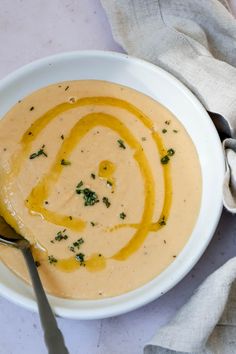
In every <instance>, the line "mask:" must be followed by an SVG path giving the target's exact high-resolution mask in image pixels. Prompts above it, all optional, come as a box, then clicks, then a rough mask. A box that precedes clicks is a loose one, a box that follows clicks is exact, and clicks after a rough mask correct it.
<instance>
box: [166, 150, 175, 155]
mask: <svg viewBox="0 0 236 354" xmlns="http://www.w3.org/2000/svg"><path fill="white" fill-rule="evenodd" d="M167 154H168V156H173V155H174V154H175V150H173V149H169V150H167Z"/></svg>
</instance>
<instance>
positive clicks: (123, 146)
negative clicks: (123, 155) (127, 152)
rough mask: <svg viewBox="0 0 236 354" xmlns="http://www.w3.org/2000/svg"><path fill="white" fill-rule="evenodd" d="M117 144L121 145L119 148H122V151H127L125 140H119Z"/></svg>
mask: <svg viewBox="0 0 236 354" xmlns="http://www.w3.org/2000/svg"><path fill="white" fill-rule="evenodd" d="M117 143H118V145H119V147H120V148H121V149H126V146H125V144H124V141H123V140H121V139H118V140H117Z"/></svg>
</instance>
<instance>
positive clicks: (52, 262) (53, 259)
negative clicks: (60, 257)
mask: <svg viewBox="0 0 236 354" xmlns="http://www.w3.org/2000/svg"><path fill="white" fill-rule="evenodd" d="M48 262H49V263H50V264H55V263H57V259H56V258H55V257H54V256H48Z"/></svg>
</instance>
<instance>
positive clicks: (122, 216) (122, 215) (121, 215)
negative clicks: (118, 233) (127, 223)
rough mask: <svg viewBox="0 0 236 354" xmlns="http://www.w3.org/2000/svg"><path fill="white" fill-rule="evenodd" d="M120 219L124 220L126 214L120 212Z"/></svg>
mask: <svg viewBox="0 0 236 354" xmlns="http://www.w3.org/2000/svg"><path fill="white" fill-rule="evenodd" d="M120 218H121V219H122V220H124V219H125V218H126V214H125V213H124V212H123V211H122V213H120Z"/></svg>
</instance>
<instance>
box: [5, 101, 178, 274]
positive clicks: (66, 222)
mask: <svg viewBox="0 0 236 354" xmlns="http://www.w3.org/2000/svg"><path fill="white" fill-rule="evenodd" d="M86 105H101V106H102V105H110V106H115V107H119V108H122V109H124V110H127V111H129V112H130V113H132V114H133V115H135V116H136V118H137V119H138V120H140V121H141V122H142V123H143V124H144V125H145V127H147V128H148V129H149V130H150V132H151V135H152V138H153V140H154V142H155V144H156V147H157V150H158V153H159V155H160V157H162V156H163V155H165V154H166V148H165V147H164V145H163V142H162V139H161V137H160V136H159V134H158V133H157V132H156V131H155V130H154V127H153V122H152V120H151V119H150V118H149V117H148V116H146V115H145V114H144V113H143V112H142V111H140V110H139V109H138V108H137V107H135V106H134V105H132V104H130V103H128V102H126V101H124V100H121V99H117V98H113V97H85V98H81V99H78V100H77V101H75V102H73V103H68V102H65V103H61V104H59V105H57V106H55V107H54V108H52V109H51V110H49V111H48V112H46V113H45V114H44V115H42V116H41V117H39V118H38V119H37V120H36V121H35V122H34V123H33V124H32V125H31V126H30V128H29V129H28V130H27V131H26V132H25V133H24V135H23V137H22V139H21V142H20V143H21V150H20V152H19V153H18V154H17V155H16V156H15V157H14V158H13V163H12V166H13V167H12V170H11V176H15V175H17V174H18V173H19V171H20V167H21V164H22V162H23V161H24V159H25V157H26V156H27V155H28V153H29V152H30V149H31V146H32V142H33V141H34V139H36V137H37V136H38V135H39V134H40V132H41V131H42V130H43V129H44V128H46V126H47V125H48V124H49V122H50V121H52V120H53V119H55V118H56V117H57V116H58V115H59V114H61V113H63V112H65V111H68V110H70V109H74V108H76V107H80V106H86ZM97 125H102V126H106V127H108V128H110V129H112V130H115V131H116V132H117V133H118V134H119V135H120V136H121V137H122V139H124V140H125V141H126V142H127V143H128V144H129V146H130V147H131V148H132V149H133V150H134V158H135V159H136V161H137V163H138V165H139V168H140V172H141V174H142V177H143V180H144V187H145V203H144V210H143V214H142V219H141V221H140V223H139V224H126V225H124V224H121V225H115V226H114V228H113V229H116V228H119V227H127V226H129V227H134V228H136V229H137V230H136V231H135V233H134V235H133V237H132V238H131V239H130V241H129V242H128V243H127V244H126V245H125V246H124V247H123V248H122V249H121V250H119V251H118V252H117V253H115V254H114V255H113V256H112V257H111V258H113V259H116V260H125V259H127V258H128V257H129V256H130V255H131V254H133V253H134V252H136V251H137V250H138V249H139V247H140V246H141V245H142V243H143V242H144V240H145V238H146V236H147V234H148V232H149V231H157V230H158V229H159V228H160V227H162V224H161V223H160V220H162V219H163V217H165V220H167V218H168V215H169V210H170V206H171V198H172V187H171V178H170V170H169V166H168V165H163V166H162V168H163V177H164V188H165V195H164V202H163V207H162V212H161V215H160V217H159V219H158V220H157V221H156V222H153V221H152V217H153V211H154V204H155V191H154V182H153V177H152V173H151V169H150V166H149V164H148V161H147V159H146V156H145V154H144V152H143V150H142V147H141V145H140V144H139V142H138V141H137V139H136V138H135V137H134V136H133V135H132V133H131V132H130V131H129V130H128V128H127V127H126V126H125V125H124V124H123V123H122V122H121V121H119V120H118V119H117V118H115V117H113V116H111V115H108V114H105V113H91V114H88V115H86V116H84V117H82V118H81V119H80V120H79V121H78V122H77V123H76V124H75V126H74V127H73V128H72V129H71V132H70V135H69V137H68V138H67V139H65V140H64V142H63V144H62V146H61V148H60V149H59V151H58V153H57V156H56V158H55V161H54V163H53V165H52V167H51V169H50V171H49V172H48V173H47V174H45V175H44V177H43V178H42V179H41V180H40V181H39V183H38V184H37V185H36V186H35V187H34V188H33V189H32V191H31V193H30V195H29V196H28V198H27V202H25V204H26V206H27V208H28V209H29V210H30V212H31V213H34V214H39V215H41V216H42V217H43V218H44V219H45V220H47V221H49V222H52V223H54V224H57V225H62V226H64V227H68V228H70V229H73V230H76V231H81V230H82V229H83V228H84V227H85V225H86V223H85V221H83V220H80V219H72V220H70V218H69V217H68V216H66V215H60V214H57V213H55V212H52V211H50V210H48V209H46V208H44V206H43V200H45V199H46V198H47V196H48V195H49V193H50V190H51V188H52V186H53V185H54V184H55V182H56V181H57V180H58V178H59V176H60V173H61V171H62V166H61V165H60V164H58V161H60V160H61V159H62V158H64V159H66V158H68V157H69V155H70V153H71V152H72V151H73V149H74V148H75V146H76V145H77V144H78V142H79V141H80V139H81V138H82V137H83V136H84V135H85V134H87V133H88V131H89V130H90V129H92V128H93V127H95V126H97ZM29 132H31V133H32V134H29ZM69 264H70V265H71V266H69ZM75 265H76V267H79V262H77V263H75V262H74V259H73V260H72V258H70V259H62V260H59V262H58V264H57V266H58V268H60V269H62V270H63V269H64V270H65V271H69V269H70V271H72V270H74V269H75ZM86 265H87V266H88V269H89V268H90V270H100V269H102V268H103V267H104V266H105V259H104V257H102V258H101V257H100V258H98V255H93V256H91V257H90V258H89V259H88V260H86Z"/></svg>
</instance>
